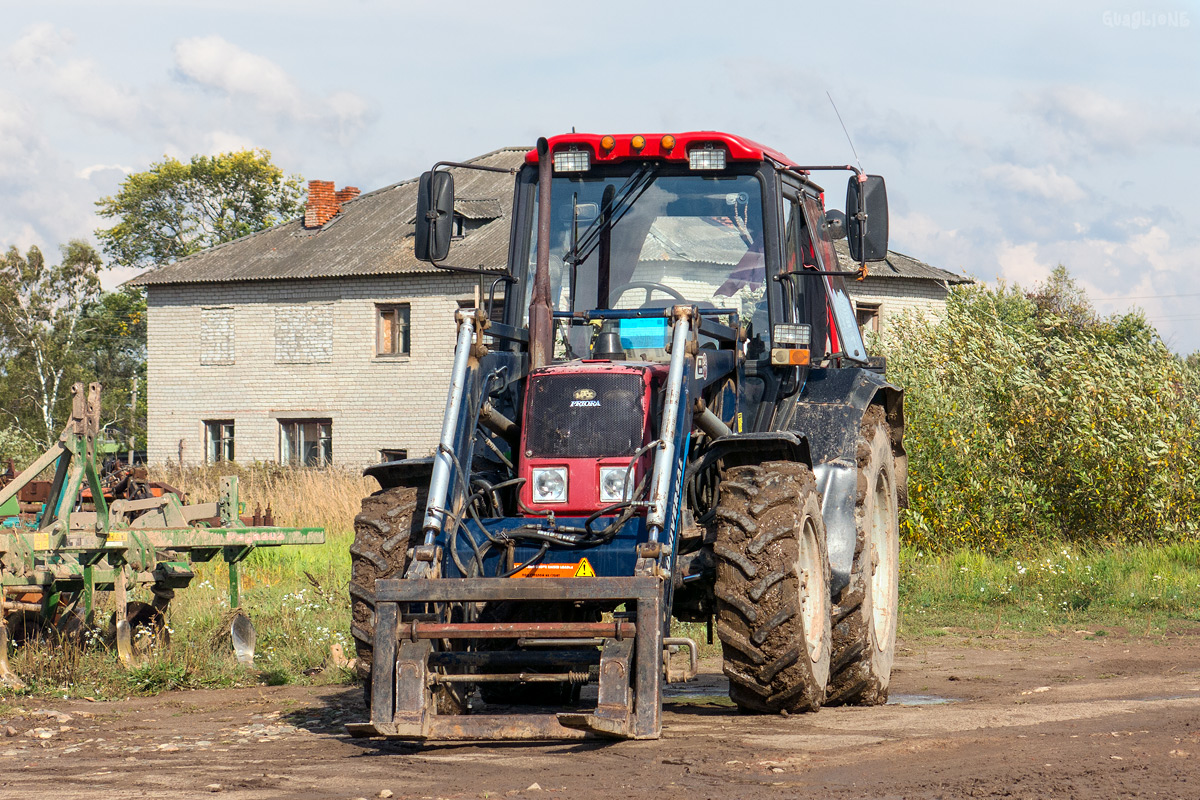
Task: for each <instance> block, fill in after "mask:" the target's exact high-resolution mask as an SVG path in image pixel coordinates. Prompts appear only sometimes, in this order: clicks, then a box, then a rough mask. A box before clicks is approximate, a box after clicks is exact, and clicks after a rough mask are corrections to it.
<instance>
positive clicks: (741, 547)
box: [714, 462, 830, 713]
mask: <svg viewBox="0 0 1200 800" xmlns="http://www.w3.org/2000/svg"><path fill="white" fill-rule="evenodd" d="M714 552H715V554H716V558H717V580H716V587H715V590H714V591H715V594H716V606H717V634H718V636H719V637H720V639H721V649H722V653H723V655H724V669H725V674H726V675H727V676H728V677H729V697H730V699H732V700H733V701H734V703H736V704H737V705H738V707H739V708H741V709H742V710H743V711H755V712H767V713H770V712H779V711H815V710H817V709H818V708H820V706H821V704H822V703H823V701H824V699H825V686H826V682H827V680H828V676H829V658H830V639H829V637H830V628H829V625H830V614H829V608H830V607H829V557H828V553H827V550H826V543H825V525H824V523H823V521H822V519H821V505H820V496H819V495H818V494H817V488H816V481H815V480H814V479H813V474H812V470H810V469H809V468H808V467H807V466H805V465H804V464H798V463H793V462H768V463H765V464H762V465H759V466H745V467H735V468H733V469H730V470H729V471H728V472H727V473H726V477H725V480H724V481H722V483H721V492H720V500H719V502H718V506H717V540H716V543H715V545H714Z"/></svg>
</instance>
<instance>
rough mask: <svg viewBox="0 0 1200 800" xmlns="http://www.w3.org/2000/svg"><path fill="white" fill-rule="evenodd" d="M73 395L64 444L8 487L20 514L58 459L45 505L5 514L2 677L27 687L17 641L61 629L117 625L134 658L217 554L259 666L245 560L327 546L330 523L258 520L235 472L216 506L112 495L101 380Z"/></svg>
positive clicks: (235, 636)
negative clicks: (102, 616)
mask: <svg viewBox="0 0 1200 800" xmlns="http://www.w3.org/2000/svg"><path fill="white" fill-rule="evenodd" d="M72 393H73V401H72V412H71V419H70V422H68V423H67V426H66V428H65V429H64V430H63V432H62V435H61V436H60V437H59V439H58V441H57V442H55V444H54V445H53V446H52V447H51V448H50V449H49V450H47V451H46V452H45V453H44V454H43V455H42V456H41V457H40V458H38V459H37V460H36V461H34V462H33V463H32V464H30V465H29V466H28V467H27V468H26V469H25V470H24V471H23V472H22V473H21V474H19V475H17V476H16V477H15V478H14V479H13V480H12V481H11V482H9V483H8V484H7V485H6V486H4V487H3V488H2V489H0V509H7V510H8V511H9V512H11V511H13V510H14V509H13V508H12V505H13V503H14V501H16V500H17V498H18V494H19V493H20V491H21V489H22V488H24V487H26V486H27V485H30V484H31V483H32V482H33V481H34V479H35V478H37V476H38V475H40V474H41V473H42V472H43V471H45V470H47V469H48V468H50V467H52V466H53V467H54V477H53V479H52V480H51V482H50V484H49V487H48V490H47V491H45V492H44V498H43V500H42V502H41V504H40V508H38V509H37V510H36V513H34V514H28V513H26V514H21V515H15V516H6V517H5V518H4V519H3V520H2V521H0V522H2V524H3V527H0V587H2V589H3V593H2V595H0V682H2V683H4V684H6V685H9V686H20V685H21V681H20V679H19V678H18V677H17V675H16V674H15V673H14V672H13V671H12V669H11V668H10V667H9V664H8V643H9V640H10V638H14V637H15V638H17V639H26V638H30V637H31V636H34V635H38V634H40V633H43V632H50V631H53V632H55V633H56V634H57V635H59V636H72V635H79V634H81V633H83V632H84V631H86V630H89V629H92V630H106V631H108V632H109V634H110V635H111V636H112V638H113V639H114V641H115V644H116V648H117V652H118V654H119V655H120V658H121V660H122V662H124V663H125V664H126V665H130V664H132V663H133V662H134V660H135V658H136V652H135V641H134V638H135V634H137V633H141V632H143V631H144V632H146V633H149V634H156V633H158V634H161V633H162V632H163V631H164V630H165V611H166V608H167V605H168V603H169V602H170V601H171V599H172V597H174V594H175V590H176V589H182V588H185V587H186V586H187V585H188V584H189V583H190V582H191V580H192V578H193V577H194V575H195V573H194V572H193V569H192V565H193V564H195V563H197V562H205V561H211V560H212V559H214V558H216V557H217V556H218V555H220V556H222V557H223V558H224V560H225V562H226V563H227V564H228V565H229V603H230V608H231V609H233V610H234V611H235V613H234V616H233V617H232V625H231V637H232V640H233V646H234V650H235V652H236V654H237V657H238V660H239V661H242V662H243V663H252V662H253V658H254V639H255V634H254V627H253V625H252V624H251V622H250V620H249V618H248V617H247V616H246V615H245V614H244V613H242V612H241V611H240V605H241V598H240V596H239V584H238V571H239V564H241V563H242V562H243V561H245V559H246V558H247V557H248V556H249V555H250V553H252V552H253V551H254V549H255V548H257V547H278V546H280V545H292V544H320V543H321V542H323V541H324V540H325V534H324V531H323V530H322V529H320V528H283V527H275V526H273V525H260V524H257V523H258V522H259V521H261V519H260V516H259V515H258V514H255V515H254V516H253V517H252V518H251V519H250V524H247V522H246V520H245V519H243V518H242V516H241V513H240V512H241V503H240V502H239V500H238V482H237V478H236V477H227V478H224V479H222V486H221V494H220V498H219V499H218V500H217V501H216V502H212V503H198V504H184V503H183V502H182V501H181V499H180V497H179V496H178V495H176V494H173V493H169V492H168V493H164V494H162V496H158V497H155V496H149V497H142V498H139V499H126V498H121V499H113V500H112V502H111V503H110V502H108V501H106V499H105V492H104V488H103V486H102V485H101V479H100V472H99V470H98V466H97V465H98V459H97V456H98V450H99V445H98V443H99V442H100V384H98V383H93V384H91V385H90V386H89V387H88V389H87V392H86V394H85V392H84V387H83V384H82V383H77V384H75V385H74V386H73V387H72ZM19 508H20V506H18V509H19ZM268 521H269V520H268ZM138 587H149V589H150V593H151V596H152V598H153V599H152V601H151V602H150V603H143V602H137V601H132V600H130V599H129V597H130V593H131V592H132V591H133V590H134V589H136V588H138ZM98 592H110V593H111V603H110V605H111V606H112V607H113V615H112V618H111V620H110V621H108V622H107V624H106V625H104V624H99V625H98V624H97V621H96V607H97V593H98ZM139 638H140V637H139Z"/></svg>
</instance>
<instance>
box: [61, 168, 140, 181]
mask: <svg viewBox="0 0 1200 800" xmlns="http://www.w3.org/2000/svg"><path fill="white" fill-rule="evenodd" d="M108 170H117V171H119V172H123V173H125V174H126V175H132V174H133V171H134V170H133V167H127V166H125V165H124V164H92V165H90V166H87V167H84V168H83V169H81V170H79V172H77V173H75V174H76V175H77V176H78V177H80V178H83V179H84V180H85V181H86V180H91V178H92V176H93V175H95V174H96V173H97V172H107V171H108Z"/></svg>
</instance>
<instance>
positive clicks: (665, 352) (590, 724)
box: [348, 131, 906, 740]
mask: <svg viewBox="0 0 1200 800" xmlns="http://www.w3.org/2000/svg"><path fill="white" fill-rule="evenodd" d="M481 168H482V169H491V170H498V168H496V167H480V166H473V165H470V164H458V163H453V162H439V163H438V164H437V165H435V166H434V168H433V169H432V170H431V171H429V172H427V173H425V174H424V175H422V177H421V179H420V182H419V186H418V196H417V213H416V229H415V236H414V249H415V253H416V256H417V258H419V259H422V260H425V261H428V262H430V263H432V264H434V265H435V266H438V267H441V268H443V269H448V270H455V271H460V272H477V273H479V274H481V275H486V276H489V277H490V279H492V280H493V282H492V284H491V290H490V292H489V293H488V296H487V300H486V303H485V302H481V303H479V305H481V306H483V307H482V308H479V309H475V310H470V309H467V310H460V311H459V312H457V340H456V347H455V351H454V361H453V369H452V373H451V381H450V388H449V392H448V396H447V399H446V406H445V415H444V418H443V425H442V429H441V434H440V439H439V443H438V445H437V447H436V450H435V451H434V453H433V455H432V456H431V457H428V458H423V459H407V460H401V461H393V462H388V463H384V464H379V465H375V466H372V467H370V468H368V469H367V474H369V475H373V476H374V477H375V478H376V479H377V480H378V481H379V483H380V485H381V489H380V491H378V492H377V493H375V494H374V495H372V496H370V497H368V498H366V499H364V501H363V509H362V513H361V514H360V515H359V516H358V517H357V518H356V521H355V538H354V542H353V545H352V547H351V556H352V578H351V583H350V595H351V604H352V610H353V622H352V633H353V636H354V639H355V644H356V648H357V655H358V661H357V663H358V665H359V670H360V673H361V676H362V678H363V685H364V691H365V698H366V703H367V709H368V711H369V714H370V719H369V721H368V722H362V723H354V724H351V725H350V726H348V727H349V730H350V732H351V733H352V734H354V735H357V736H383V737H387V738H396V739H414V740H454V739H476V740H478V739H485V740H486V739H558V738H564V739H571V738H582V737H589V736H600V737H609V738H637V739H645V738H656V737H658V736H659V735H660V734H661V730H662V716H661V715H662V697H663V684H664V682H665V680H666V679H667V678H673V677H679V674H680V672H681V671H680V670H678V669H676V668H675V667H673V666H672V663H673V662H672V658H671V655H672V653H677V651H678V650H679V648H680V647H684V646H686V647H688V648H690V650H691V653H690V655H691V656H692V660H693V663H694V659H695V653H696V645H695V643H694V642H691V641H690V640H686V639H678V638H674V637H672V636H671V623H672V620H673V619H674V620H682V621H689V622H707V624H708V628H707V630H708V634H709V639H710V642H711V641H712V635H713V633H714V631H715V634H716V637H717V638H718V639H719V640H720V644H721V650H722V654H723V669H724V673H725V675H726V676H728V679H729V694H730V697H731V699H732V700H733V702H734V703H735V704H736V705H737V707H738V708H740V709H742V710H743V711H748V712H758V713H780V712H789V713H790V712H797V711H816V710H817V709H819V708H820V707H821V706H822V705H832V704H862V705H872V704H878V703H883V702H885V701H886V699H887V693H888V683H889V679H890V674H891V666H892V658H893V653H894V649H895V638H896V615H897V584H898V557H899V531H898V513H899V508H900V506H901V505H902V504H903V503H904V502H905V497H906V457H905V453H904V447H903V432H904V412H903V391H902V389H900V388H899V387H896V386H893V385H892V384H890V383H888V382H887V380H886V378H885V377H884V368H885V365H884V362H883V360H882V359H880V358H874V357H871V356H869V355H868V353H867V349H866V346H865V344H864V341H863V337H862V334H861V331H860V329H859V327H858V324H857V321H856V317H855V311H854V308H853V305H852V303H851V300H850V298H849V296H848V294H847V292H846V288H845V283H844V279H845V278H860V279H861V278H862V277H863V276H864V275H866V273H867V269H868V267H867V265H868V264H869V263H870V262H872V261H879V260H882V259H884V258H885V257H886V253H887V234H888V219H887V195H886V188H885V184H884V181H883V179H882V178H881V177H879V176H875V175H866V174H864V173H863V172H862V171H861V170H860V169H858V168H855V167H853V166H803V165H800V164H797V163H796V162H793V161H792V160H791V159H789V158H788V157H786V156H784V155H783V154H782V153H780V152H778V151H776V150H773V149H771V148H768V147H764V146H763V145H760V144H757V143H755V142H753V141H750V140H748V139H746V138H743V137H740V136H734V135H730V134H725V133H716V132H711V131H702V132H689V133H678V134H665V135H664V134H653V135H651V134H632V135H593V134H582V133H579V134H577V133H570V134H565V135H560V136H555V137H553V138H549V139H545V138H543V139H540V140H539V141H538V143H537V146H536V148H535V149H533V150H531V151H530V152H529V153H528V154H527V156H526V158H525V163H524V164H523V165H522V167H521V168H520V169H518V170H515V171H514V172H515V179H514V183H515V186H514V202H513V214H512V229H511V237H510V242H509V256H508V267H507V269H506V270H504V271H503V272H500V271H494V270H493V271H489V270H485V269H482V268H476V267H471V266H468V265H455V264H451V263H448V259H450V251H451V247H450V245H451V238H452V236H451V234H452V229H453V213H454V174H455V171H457V170H463V169H481ZM828 170H846V171H849V172H850V173H852V174H851V175H850V176H849V181H848V188H847V195H846V211H845V213H842V212H839V211H836V210H830V211H826V209H825V193H824V190H823V189H822V188H821V187H820V186H819V185H818V184H817V183H815V182H814V178H813V174H814V173H816V172H820V171H828ZM502 171H508V170H502ZM842 237H846V238H848V242H847V244H848V246H849V251H850V254H851V258H852V260H853V261H854V262H855V263H854V264H853V265H851V264H847V265H846V266H845V267H843V266H842V265H841V264H839V258H838V255H837V251H836V250H835V248H834V244H833V243H834V240H835V239H838V238H842ZM676 660H678V659H676ZM682 672H683V673H686V672H688V670H686V669H684V670H682Z"/></svg>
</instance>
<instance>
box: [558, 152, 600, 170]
mask: <svg viewBox="0 0 1200 800" xmlns="http://www.w3.org/2000/svg"><path fill="white" fill-rule="evenodd" d="M590 167H591V159H590V158H589V157H588V152H587V151H586V150H559V151H558V152H556V153H555V154H554V171H555V172H587V171H588V169H589V168H590Z"/></svg>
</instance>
